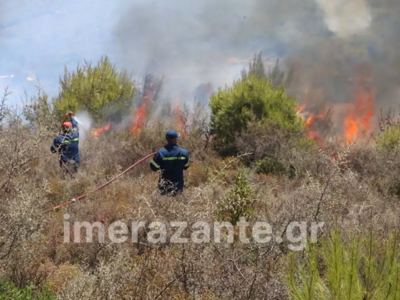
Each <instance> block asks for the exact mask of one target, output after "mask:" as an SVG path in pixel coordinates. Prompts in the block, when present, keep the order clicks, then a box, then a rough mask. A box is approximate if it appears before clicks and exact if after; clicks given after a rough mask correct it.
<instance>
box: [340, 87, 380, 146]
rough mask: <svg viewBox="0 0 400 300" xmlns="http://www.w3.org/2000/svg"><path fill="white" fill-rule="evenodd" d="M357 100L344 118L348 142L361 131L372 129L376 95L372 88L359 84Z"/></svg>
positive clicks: (356, 92) (356, 90)
mask: <svg viewBox="0 0 400 300" xmlns="http://www.w3.org/2000/svg"><path fill="white" fill-rule="evenodd" d="M354 97H355V102H354V103H352V105H351V107H350V110H349V114H348V116H347V118H345V120H344V135H345V138H346V141H347V143H352V142H353V141H354V139H355V138H356V137H357V135H358V134H359V133H366V132H369V131H370V130H371V119H372V118H373V116H374V96H373V92H372V89H371V88H369V87H362V86H360V85H359V84H358V85H357V86H356V88H355V94H354Z"/></svg>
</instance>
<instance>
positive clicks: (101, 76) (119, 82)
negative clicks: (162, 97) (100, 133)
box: [53, 57, 136, 121]
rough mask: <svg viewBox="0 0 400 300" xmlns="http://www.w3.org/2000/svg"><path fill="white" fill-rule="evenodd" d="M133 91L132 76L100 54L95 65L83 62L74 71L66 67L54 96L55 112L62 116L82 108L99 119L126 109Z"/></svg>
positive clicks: (134, 90) (121, 112) (59, 116)
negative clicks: (57, 91) (118, 68)
mask: <svg viewBox="0 0 400 300" xmlns="http://www.w3.org/2000/svg"><path fill="white" fill-rule="evenodd" d="M135 93H136V89H135V84H134V81H133V80H132V79H131V77H130V76H128V74H127V73H126V72H125V71H117V70H116V68H115V66H114V65H112V64H111V63H110V61H109V59H108V58H107V57H102V58H101V59H100V60H99V62H98V63H97V65H96V66H95V67H93V66H92V65H91V63H88V62H86V61H85V64H84V65H83V66H79V65H78V67H77V69H76V71H73V72H69V71H68V69H67V68H66V67H65V69H64V77H62V78H60V92H59V95H58V97H56V98H55V99H53V105H54V112H55V114H56V115H57V117H58V118H62V117H63V115H64V114H65V112H66V111H69V110H72V111H78V110H79V109H85V110H87V111H88V112H89V113H90V114H91V115H92V117H93V118H94V120H95V121H99V120H103V119H104V118H105V117H107V116H108V115H110V114H116V113H120V114H123V113H124V112H126V111H129V108H130V106H131V102H132V98H133V97H134V96H135Z"/></svg>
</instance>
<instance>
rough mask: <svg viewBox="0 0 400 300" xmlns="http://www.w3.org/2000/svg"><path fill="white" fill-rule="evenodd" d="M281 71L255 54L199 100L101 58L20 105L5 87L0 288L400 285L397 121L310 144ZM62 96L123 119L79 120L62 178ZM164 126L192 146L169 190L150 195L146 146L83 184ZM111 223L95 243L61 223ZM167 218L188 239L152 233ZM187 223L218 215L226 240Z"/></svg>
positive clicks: (123, 295) (393, 290) (221, 289)
mask: <svg viewBox="0 0 400 300" xmlns="http://www.w3.org/2000/svg"><path fill="white" fill-rule="evenodd" d="M282 76H283V74H282V73H281V72H279V70H278V69H275V71H274V72H270V73H268V72H266V71H265V70H264V66H263V65H262V60H261V56H258V57H257V56H255V58H254V61H252V63H251V64H250V66H249V70H248V71H247V72H244V74H243V76H242V78H241V79H240V80H238V81H237V82H234V83H233V84H232V86H229V87H225V88H220V89H219V91H218V92H217V93H215V94H214V95H212V96H211V97H210V104H209V107H202V106H201V105H200V104H196V103H195V104H194V105H193V106H192V107H191V109H188V108H185V107H181V108H179V107H177V106H174V104H173V103H168V102H167V101H164V102H162V101H161V100H160V99H161V98H159V99H157V101H159V102H158V103H157V105H154V102H155V99H154V95H155V93H150V94H149V93H147V92H146V91H145V92H144V93H142V94H140V92H139V88H138V86H137V84H136V83H135V82H134V81H132V80H131V79H130V78H129V76H128V75H127V74H126V73H124V72H123V71H118V70H116V69H115V67H114V66H112V65H111V64H110V63H109V61H108V60H107V59H102V60H101V61H99V62H98V64H97V66H96V67H91V66H90V65H89V64H87V65H85V66H83V67H79V66H78V68H77V70H76V71H74V72H73V73H68V71H67V70H66V73H65V75H64V77H63V78H62V79H61V80H60V90H61V91H60V94H59V96H57V97H56V98H55V99H49V97H48V96H47V95H46V93H45V92H44V91H42V90H40V89H39V90H38V93H37V95H33V96H32V100H33V102H35V104H34V105H32V106H29V107H26V108H25V109H24V111H23V112H22V113H21V112H17V111H13V110H12V109H11V108H10V107H9V106H8V105H7V101H6V99H7V96H8V94H7V91H6V92H5V95H4V101H3V102H2V105H1V107H0V121H1V122H0V124H1V125H0V126H1V127H0V148H1V149H0V152H1V154H2V155H1V156H0V168H1V170H2V172H1V173H0V195H1V196H0V199H1V200H0V201H1V203H0V299H21V300H28V299H65V300H67V299H70V300H72V299H82V300H85V299H299V300H300V299H338V300H339V299H371V300H372V299H399V298H400V282H399V281H400V276H399V274H400V273H399V272H400V264H399V255H400V251H399V249H400V248H399V246H400V245H399V236H398V232H397V230H398V228H399V218H398V216H399V213H400V202H399V195H400V183H399V174H400V158H399V155H398V154H399V150H400V143H399V140H400V135H399V134H398V132H399V131H398V129H397V126H398V125H396V124H395V123H390V124H386V125H387V126H386V129H383V132H382V134H379V135H377V136H373V137H372V138H370V139H360V140H357V141H356V142H355V143H352V144H348V143H345V142H341V138H340V137H339V136H335V135H333V136H332V135H331V136H324V137H323V138H324V143H323V145H322V146H321V144H320V143H319V142H317V141H316V140H315V139H313V138H311V137H310V134H309V133H308V131H307V130H308V127H307V123H306V122H305V121H304V120H303V119H302V118H301V117H300V116H299V114H298V113H297V106H298V103H297V101H296V99H294V98H293V97H291V96H289V95H287V93H286V91H285V88H284V86H283V85H282V84H281V83H282ZM158 83H160V82H158ZM149 86H150V87H149ZM151 87H152V85H150V84H148V85H146V84H145V88H148V89H149V90H151ZM153 88H154V85H153ZM159 91H160V89H159V85H158V86H157V93H158V92H159ZM143 95H147V96H149V95H150V96H149V97H150V98H145V97H144V96H143ZM157 95H159V94H157ZM142 96H143V97H142ZM128 100H129V101H128ZM137 101H138V102H137ZM188 102H189V100H188ZM69 110H74V111H75V112H78V111H80V110H85V111H88V112H89V113H90V114H91V117H92V118H93V120H94V121H95V122H96V124H97V125H99V126H104V124H106V123H107V122H111V124H112V122H113V120H114V119H113V118H110V117H109V116H111V115H118V120H126V119H127V118H130V119H129V120H130V121H132V122H131V123H132V124H129V122H122V123H121V124H124V126H125V127H123V128H121V126H117V125H115V126H114V125H113V126H111V127H110V129H109V130H105V131H103V132H102V133H101V134H98V135H93V134H90V132H89V133H87V134H86V135H85V136H86V137H85V140H84V141H83V142H81V143H80V153H81V157H82V165H81V168H80V170H79V173H77V174H76V175H75V176H74V178H71V177H70V176H69V175H68V174H63V173H64V172H63V170H62V169H60V167H59V165H58V158H57V155H51V153H50V145H51V143H52V140H53V138H54V136H55V135H56V133H57V132H58V131H59V126H60V122H61V116H62V115H63V114H64V113H65V112H66V111H69ZM156 114H158V115H156ZM208 115H209V118H208ZM135 122H136V123H137V122H142V123H143V124H141V127H140V130H136V129H135V130H133V129H132V128H137V127H132V126H136V125H137V124H135ZM127 124H128V125H127ZM171 128H173V129H177V130H178V131H180V132H181V133H182V138H181V140H180V145H181V146H182V147H184V148H186V149H187V150H188V151H189V154H190V163H191V165H190V168H189V170H188V171H186V173H185V191H184V194H183V195H179V196H177V197H169V196H161V195H159V194H158V192H157V190H156V187H157V179H158V174H157V173H155V172H152V171H151V170H150V167H149V160H147V161H145V162H144V163H142V164H140V165H138V166H137V167H136V168H134V169H133V170H131V171H129V172H128V173H126V174H124V175H123V176H122V177H120V178H118V179H117V180H116V181H114V182H112V183H111V184H110V185H108V186H106V187H104V188H103V189H101V190H99V191H96V192H94V193H91V191H92V190H93V189H95V188H96V187H98V186H100V185H101V184H103V183H105V182H106V181H108V180H110V179H111V178H112V177H114V176H116V175H118V174H119V173H120V172H121V171H123V170H125V169H126V168H128V167H129V166H131V165H132V164H133V163H135V162H136V161H138V160H139V159H141V158H142V157H144V156H145V155H147V154H149V153H152V152H154V151H156V150H157V149H159V148H160V147H162V146H163V145H164V136H165V132H166V131H167V130H169V129H171ZM375 141H377V143H375ZM83 194H87V197H86V198H85V199H83V200H79V201H77V202H75V203H72V204H71V205H68V206H65V207H63V208H61V209H59V210H54V211H50V212H45V211H46V210H47V209H50V208H52V207H54V206H56V205H58V204H60V203H62V202H65V201H69V200H71V199H73V198H76V197H78V196H80V195H83ZM117 221H120V222H122V223H123V224H126V225H127V228H126V229H127V233H128V236H127V237H129V238H128V239H127V241H126V242H123V243H116V242H115V241H114V242H113V241H112V240H111V239H110V237H109V236H108V235H106V236H105V237H104V240H103V241H102V240H101V239H99V234H98V231H96V230H95V231H94V232H95V234H94V235H93V241H92V242H91V243H88V242H87V241H89V240H90V235H89V234H88V231H85V229H84V228H83V229H82V230H81V231H80V234H77V232H76V231H73V229H74V228H73V225H72V224H73V222H90V223H94V222H99V224H102V226H104V228H105V230H106V232H107V230H109V229H110V227H111V228H113V227H112V226H115V224H116V223H115V222H117ZM244 221H246V222H249V223H250V224H255V223H256V222H267V223H268V224H270V226H271V231H272V233H273V235H270V236H272V238H271V239H265V237H264V240H263V241H261V242H260V240H259V239H257V238H256V237H254V236H253V235H252V231H251V227H248V228H250V229H247V230H245V231H244V232H243V231H241V229H240V226H242V225H241V224H242V222H244ZM135 222H136V223H135ZM137 222H144V225H143V226H142V227H140V228H139V229H138V228H137V227H135V226H136V225H137ZM152 222H161V223H158V224H155V223H152ZM171 222H187V223H188V224H189V225H188V227H187V228H186V229H185V230H184V232H183V233H182V234H181V238H191V242H189V243H174V242H172V241H171V240H170V238H171V236H172V235H173V234H174V232H175V231H174V230H173V228H168V238H167V240H166V241H165V242H162V241H161V242H159V243H152V242H151V241H152V240H154V239H157V234H155V233H154V232H155V230H157V228H158V230H161V229H160V226H161V225H160V224H171ZM196 222H206V223H207V224H210V226H211V227H212V225H213V224H214V222H230V224H232V232H233V235H232V236H233V238H232V239H231V236H230V235H229V231H228V230H227V229H226V230H224V229H223V230H221V232H220V236H219V238H220V240H219V241H217V240H215V238H214V235H215V232H214V231H213V230H211V237H210V238H209V237H208V236H207V230H205V228H204V224H203V227H201V226H199V225H198V224H197V225H196V224H195V223H196ZM65 223H66V224H65ZM135 224H136V225H135ZM155 225H157V226H158V227H157V226H155ZM192 225H194V226H192ZM120 226H122V225H121V223H120ZM114 229H115V228H114ZM211 229H213V228H211ZM119 232H120V233H121V231H119ZM266 233H268V231H266ZM131 236H135V241H132V239H131ZM120 237H121V236H120ZM150 237H151V238H150ZM244 238H247V241H245V242H243V240H244ZM65 241H70V242H65Z"/></svg>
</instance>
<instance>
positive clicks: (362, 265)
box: [287, 230, 400, 300]
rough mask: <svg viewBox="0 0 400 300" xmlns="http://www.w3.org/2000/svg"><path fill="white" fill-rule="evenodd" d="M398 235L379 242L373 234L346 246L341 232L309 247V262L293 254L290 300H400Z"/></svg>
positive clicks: (335, 232) (289, 287)
mask: <svg viewBox="0 0 400 300" xmlns="http://www.w3.org/2000/svg"><path fill="white" fill-rule="evenodd" d="M398 243H399V240H398V236H397V233H393V234H392V235H391V236H390V237H389V239H387V240H386V241H383V242H382V243H381V242H378V241H377V240H376V239H375V238H374V237H373V235H372V234H369V235H367V236H363V237H359V236H357V237H355V238H354V239H353V240H352V242H351V243H350V244H349V245H344V243H343V241H342V237H341V234H340V233H339V231H338V230H334V231H332V233H331V236H330V238H324V239H322V240H321V241H320V244H310V245H308V247H307V250H306V261H305V262H302V263H299V264H296V263H295V254H294V253H291V254H290V255H289V257H290V263H289V271H288V277H287V287H288V290H289V293H290V295H291V299H302V300H306V299H307V300H308V299H335V300H341V299H366V300H372V299H393V300H394V299H399V296H400V262H399V259H400V251H399V245H398Z"/></svg>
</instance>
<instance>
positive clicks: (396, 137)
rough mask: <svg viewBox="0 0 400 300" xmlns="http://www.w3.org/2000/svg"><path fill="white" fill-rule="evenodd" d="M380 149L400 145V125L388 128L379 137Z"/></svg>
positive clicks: (378, 144) (389, 148) (390, 148)
mask: <svg viewBox="0 0 400 300" xmlns="http://www.w3.org/2000/svg"><path fill="white" fill-rule="evenodd" d="M376 143H377V146H378V148H379V149H385V150H392V149H394V148H395V147H397V146H399V145H400V125H394V126H391V127H389V128H388V129H386V130H385V131H384V132H383V133H381V134H380V135H379V136H378V138H377V141H376Z"/></svg>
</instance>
